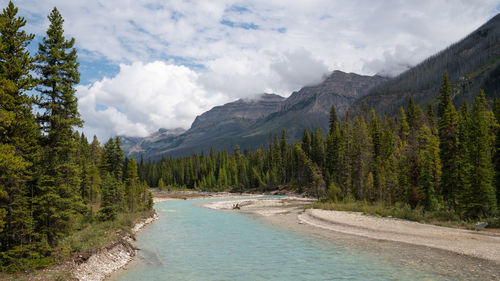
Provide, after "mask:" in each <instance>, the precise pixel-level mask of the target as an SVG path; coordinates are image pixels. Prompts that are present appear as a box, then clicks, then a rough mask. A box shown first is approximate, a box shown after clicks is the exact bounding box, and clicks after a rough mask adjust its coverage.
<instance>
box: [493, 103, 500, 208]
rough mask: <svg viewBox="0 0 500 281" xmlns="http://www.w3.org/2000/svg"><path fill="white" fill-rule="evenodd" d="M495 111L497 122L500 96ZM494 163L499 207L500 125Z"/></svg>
mask: <svg viewBox="0 0 500 281" xmlns="http://www.w3.org/2000/svg"><path fill="white" fill-rule="evenodd" d="M493 113H494V114H495V119H496V121H497V123H500V98H496V99H495V100H494V103H493ZM493 165H494V167H495V188H496V196H497V207H499V206H500V127H497V128H496V138H495V154H494V155H493Z"/></svg>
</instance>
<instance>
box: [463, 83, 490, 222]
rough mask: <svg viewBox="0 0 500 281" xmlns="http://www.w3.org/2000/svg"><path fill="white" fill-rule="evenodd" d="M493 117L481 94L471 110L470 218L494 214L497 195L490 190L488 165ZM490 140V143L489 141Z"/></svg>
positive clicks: (481, 93) (481, 92)
mask: <svg viewBox="0 0 500 281" xmlns="http://www.w3.org/2000/svg"><path fill="white" fill-rule="evenodd" d="M494 122H495V121H494V118H493V114H492V113H491V112H490V111H488V110H487V102H486V95H485V94H484V92H483V91H482V90H481V91H480V93H479V95H478V96H477V98H476V100H475V102H474V105H473V107H472V123H473V124H474V126H472V128H471V139H472V141H471V148H470V149H471V161H472V172H471V188H472V190H471V197H470V204H468V205H469V206H468V213H469V215H470V216H473V217H488V216H491V215H494V214H496V207H497V206H496V195H495V189H494V186H493V177H494V172H495V171H494V168H493V163H492V162H491V159H492V155H491V152H492V151H493V149H492V144H493V141H494V135H493V133H492V131H491V128H492V127H493V123H494ZM492 140H493V141H492Z"/></svg>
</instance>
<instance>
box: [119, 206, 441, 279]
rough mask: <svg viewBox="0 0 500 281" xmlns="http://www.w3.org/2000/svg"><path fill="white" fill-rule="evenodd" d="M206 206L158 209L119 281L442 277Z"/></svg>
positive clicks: (141, 233) (162, 207)
mask: <svg viewBox="0 0 500 281" xmlns="http://www.w3.org/2000/svg"><path fill="white" fill-rule="evenodd" d="M205 201H207V200H187V201H171V202H164V203H157V204H155V209H156V210H157V212H158V214H159V215H160V218H159V220H158V221H156V222H155V223H153V224H152V225H150V226H148V227H147V228H145V229H144V230H142V231H141V232H140V233H139V235H138V237H137V238H138V239H137V243H136V246H137V247H138V248H140V249H141V251H139V256H138V257H137V258H136V261H134V262H133V263H132V264H131V266H130V268H129V269H128V270H126V271H123V272H120V273H118V274H117V275H116V276H114V277H113V279H112V280H114V281H118V280H120V281H127V280H129V281H138V280H148V281H156V280H175V281H178V280H179V281H180V280H190V281H191V280H192V281H195V280H200V281H209V280H242V281H245V280H318V281H319V280H442V279H440V278H442V277H438V276H434V275H432V274H431V273H428V272H422V271H417V270H415V269H413V268H408V267H402V266H401V265H399V266H396V265H395V264H391V263H390V262H389V261H386V260H384V259H381V258H378V257H377V256H375V255H373V254H368V253H364V252H360V251H358V250H354V249H349V248H347V247H345V246H342V245H340V244H336V243H332V242H330V241H326V240H322V239H318V238H314V237H310V236H307V235H303V234H300V233H295V232H291V231H287V230H284V229H281V228H277V227H273V226H271V225H269V224H267V223H264V222H262V221H260V220H259V219H258V218H256V217H254V216H251V215H246V214H241V213H236V212H224V211H217V210H210V209H206V208H202V207H199V206H198V205H199V204H200V203H202V202H205ZM209 201H213V199H212V200H209Z"/></svg>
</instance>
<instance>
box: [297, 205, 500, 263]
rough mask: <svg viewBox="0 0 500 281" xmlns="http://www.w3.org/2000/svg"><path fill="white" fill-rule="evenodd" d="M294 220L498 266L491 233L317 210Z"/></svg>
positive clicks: (498, 239) (497, 244)
mask: <svg viewBox="0 0 500 281" xmlns="http://www.w3.org/2000/svg"><path fill="white" fill-rule="evenodd" d="M298 219H299V222H302V223H307V224H309V225H312V226H315V227H320V228H324V229H328V230H332V231H337V232H342V233H345V234H351V235H357V236H363V237H367V238H372V239H379V240H388V241H394V242H402V243H408V244H412V245H419V246H425V247H431V248H436V249H442V250H446V251H450V252H454V253H457V254H460V255H468V256H472V257H476V258H481V259H486V260H491V261H494V262H496V263H498V264H500V236H499V235H495V234H491V233H484V232H479V231H472V230H464V229H455V228H448V227H441V226H434V225H428V224H421V223H417V222H411V221H405V220H399V219H393V218H381V217H374V216H366V215H363V214H361V213H353V212H340V211H325V210H317V209H308V210H306V211H305V212H304V213H301V214H299V215H298ZM499 270H500V269H499Z"/></svg>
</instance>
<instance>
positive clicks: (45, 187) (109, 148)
mask: <svg viewBox="0 0 500 281" xmlns="http://www.w3.org/2000/svg"><path fill="white" fill-rule="evenodd" d="M17 13H18V8H16V7H15V6H14V4H13V3H12V2H9V4H8V5H7V7H6V8H4V9H3V13H2V14H0V269H1V271H19V270H26V269H33V268H38V267H43V266H47V265H50V264H52V263H53V262H54V261H55V260H56V259H57V257H58V256H59V255H60V254H61V253H62V252H63V251H64V245H61V244H60V242H61V240H62V239H63V238H64V237H67V236H68V235H70V234H71V233H73V232H74V231H75V230H76V229H77V227H78V225H79V224H78V223H79V222H80V221H83V220H85V221H87V222H90V223H93V222H98V221H106V220H113V219H114V218H115V217H116V214H117V213H118V212H136V211H141V210H147V209H150V208H151V207H152V199H151V194H150V193H149V191H148V188H147V186H145V184H144V183H141V182H140V181H139V178H138V172H137V164H136V162H135V160H134V159H133V158H131V159H130V160H128V159H125V158H124V155H123V150H122V149H121V146H120V142H119V139H115V140H113V139H110V140H109V141H108V142H107V143H106V144H105V145H104V147H101V145H100V144H99V142H98V140H97V138H96V137H94V139H93V141H92V142H91V143H89V142H88V140H87V138H86V137H85V136H84V135H83V133H82V134H81V135H80V134H79V133H78V132H77V131H76V130H75V128H76V127H81V126H82V125H83V121H82V120H81V118H80V114H79V112H78V104H77V98H76V96H75V89H74V86H75V85H76V84H78V83H79V81H80V74H79V72H78V66H79V64H78V62H77V52H76V49H75V48H74V44H75V39H74V38H71V39H67V38H65V37H64V30H63V22H64V20H63V18H62V16H61V14H60V13H59V11H58V10H57V8H54V9H53V10H52V11H51V13H50V14H49V16H48V19H49V21H50V25H49V27H48V30H47V33H46V36H45V37H44V38H43V39H42V41H41V43H39V46H38V52H37V54H36V56H34V57H33V56H31V55H30V53H29V52H28V50H27V47H28V45H29V44H30V43H31V41H32V40H33V39H34V35H33V34H28V33H26V32H25V31H24V30H23V27H24V26H25V25H26V20H25V19H24V18H22V17H19V16H17ZM34 112H36V114H35V113H34Z"/></svg>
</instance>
